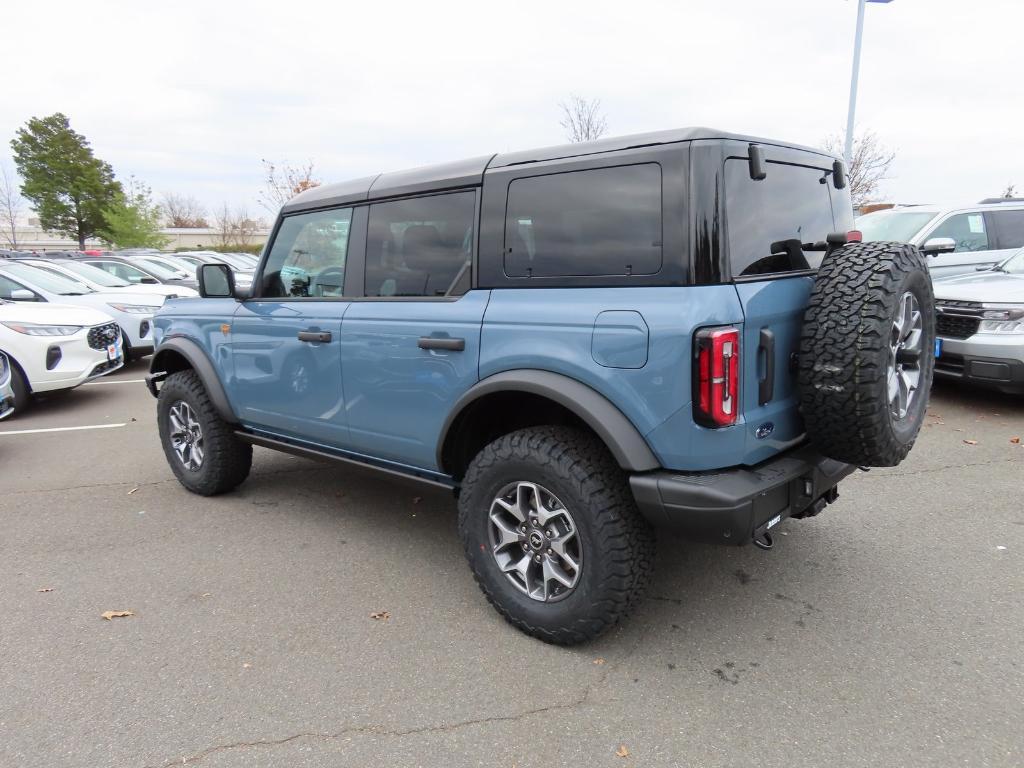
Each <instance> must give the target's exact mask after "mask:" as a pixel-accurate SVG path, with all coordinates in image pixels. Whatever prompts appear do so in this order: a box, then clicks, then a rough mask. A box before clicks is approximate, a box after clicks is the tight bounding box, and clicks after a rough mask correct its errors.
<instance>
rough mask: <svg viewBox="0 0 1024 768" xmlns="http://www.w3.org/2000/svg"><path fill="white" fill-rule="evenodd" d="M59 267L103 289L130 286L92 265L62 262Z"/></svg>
mask: <svg viewBox="0 0 1024 768" xmlns="http://www.w3.org/2000/svg"><path fill="white" fill-rule="evenodd" d="M60 266H61V268H62V269H66V270H67V271H68V272H74V273H75V274H76V275H79V276H81V277H83V278H85V279H86V280H88V281H89V282H90V283H96V284H97V285H102V286H103V287H104V288H126V287H127V286H129V285H131V283H129V282H128V281H127V280H122V279H121V278H119V277H115V276H114V275H112V274H110V273H109V272H105V271H104V270H102V269H100V268H99V267H94V266H93V265H92V264H82V263H80V262H77V261H62V262H61V263H60Z"/></svg>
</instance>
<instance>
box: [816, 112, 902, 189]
mask: <svg viewBox="0 0 1024 768" xmlns="http://www.w3.org/2000/svg"><path fill="white" fill-rule="evenodd" d="M843 145H844V140H843V136H842V135H839V134H836V135H834V136H829V137H828V138H827V139H825V149H827V150H828V151H829V152H831V153H832V154H835V155H841V154H842V153H843ZM895 159H896V153H895V152H893V151H892V150H890V149H889V148H888V147H886V146H885V145H884V144H882V142H881V140H880V139H879V138H878V135H877V134H876V133H875V132H874V131H864V132H863V133H861V134H860V135H858V136H855V137H854V139H853V157H852V158H850V160H849V162H848V163H847V168H846V178H847V180H848V181H849V184H850V197H851V198H853V207H854V208H860V207H861V206H862V205H865V204H867V203H870V202H871V201H872V199H873V198H874V197H875V196H876V195H877V194H878V188H879V185H880V184H881V182H882V181H883V180H884V179H887V178H889V176H888V174H889V168H890V166H892V163H893V161H894V160H895Z"/></svg>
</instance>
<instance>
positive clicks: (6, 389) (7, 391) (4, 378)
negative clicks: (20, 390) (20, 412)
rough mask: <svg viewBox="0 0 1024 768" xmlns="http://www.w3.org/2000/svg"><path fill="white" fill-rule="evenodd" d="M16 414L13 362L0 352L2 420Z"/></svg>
mask: <svg viewBox="0 0 1024 768" xmlns="http://www.w3.org/2000/svg"><path fill="white" fill-rule="evenodd" d="M12 413H14V389H13V388H12V387H11V361H10V360H8V359H7V355H5V354H4V353H3V352H0V419H6V418H7V417H8V416H10V415H11V414H12Z"/></svg>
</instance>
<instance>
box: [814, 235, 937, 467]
mask: <svg viewBox="0 0 1024 768" xmlns="http://www.w3.org/2000/svg"><path fill="white" fill-rule="evenodd" d="M934 347H935V301H934V298H933V296H932V283H931V277H930V276H929V274H928V266H927V263H926V262H925V259H924V257H923V256H922V255H921V253H920V252H919V251H918V250H917V248H915V247H914V246H912V245H905V244H903V243H884V242H882V243H851V244H850V245H847V246H844V247H843V248H840V249H839V250H837V251H836V252H834V253H832V254H830V255H828V256H826V257H825V259H824V261H823V262H822V265H821V268H820V269H819V271H818V276H817V278H816V279H815V283H814V290H813V292H812V293H811V300H810V303H809V305H808V307H807V311H806V313H805V314H804V325H803V336H802V339H801V342H800V355H799V363H800V366H799V368H800V371H799V378H800V395H801V411H802V412H803V416H804V423H805V425H806V428H807V434H808V436H809V437H810V438H811V440H812V442H813V443H814V444H815V445H816V446H817V447H818V448H819V450H821V452H822V453H824V454H825V455H826V456H829V457H831V458H833V459H837V460H839V461H845V462H848V463H850V464H858V465H861V466H874V467H890V466H895V465H896V464H899V463H900V462H901V461H902V460H903V459H904V458H905V457H906V455H907V454H908V453H909V452H910V449H911V448H912V447H913V445H914V441H915V440H916V439H917V434H918V432H919V431H920V429H921V424H922V423H923V422H924V415H925V411H926V409H927V407H928V392H929V389H930V388H931V383H932V373H933V370H934V367H935V357H934Z"/></svg>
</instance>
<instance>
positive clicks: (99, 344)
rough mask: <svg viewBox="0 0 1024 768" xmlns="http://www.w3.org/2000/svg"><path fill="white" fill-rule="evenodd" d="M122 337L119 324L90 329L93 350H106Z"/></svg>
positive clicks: (90, 343) (90, 342) (89, 339)
mask: <svg viewBox="0 0 1024 768" xmlns="http://www.w3.org/2000/svg"><path fill="white" fill-rule="evenodd" d="M120 335H121V331H120V329H119V328H118V327H117V323H107V324H106V325H97V326H96V327H95V328H90V329H89V336H88V341H89V346H90V347H92V348H93V349H106V348H107V346H108V345H110V344H113V343H115V342H116V341H117V339H118V337H119V336H120Z"/></svg>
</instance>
